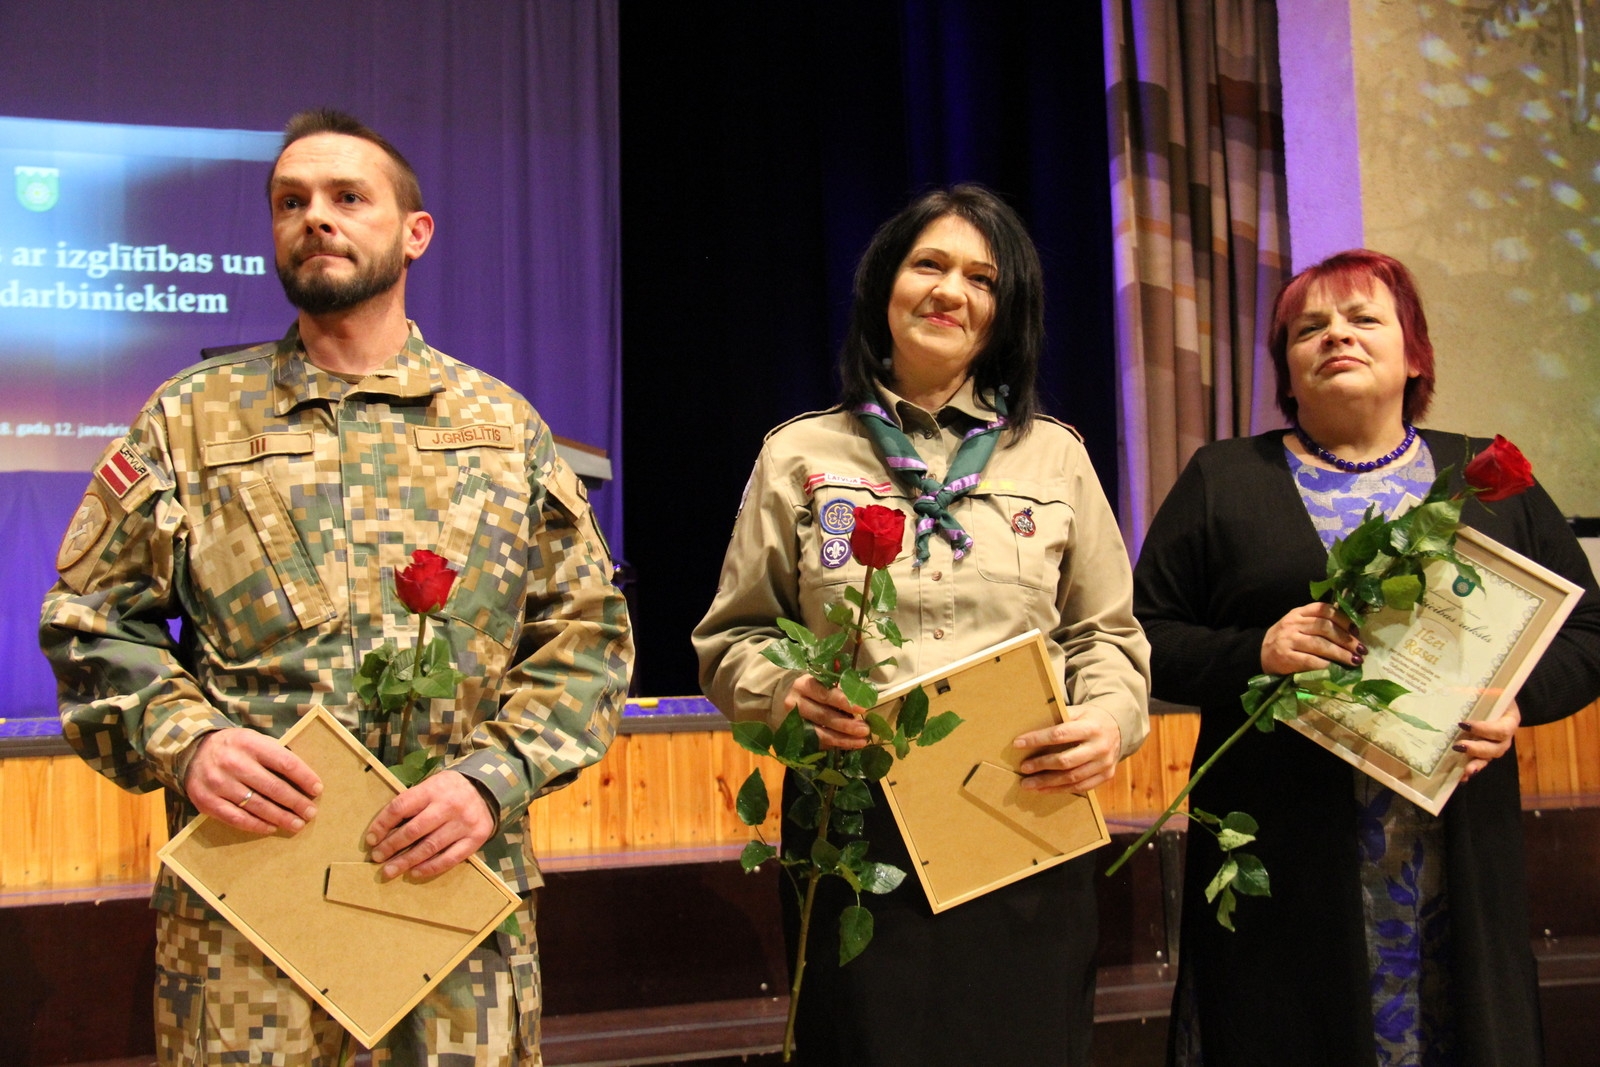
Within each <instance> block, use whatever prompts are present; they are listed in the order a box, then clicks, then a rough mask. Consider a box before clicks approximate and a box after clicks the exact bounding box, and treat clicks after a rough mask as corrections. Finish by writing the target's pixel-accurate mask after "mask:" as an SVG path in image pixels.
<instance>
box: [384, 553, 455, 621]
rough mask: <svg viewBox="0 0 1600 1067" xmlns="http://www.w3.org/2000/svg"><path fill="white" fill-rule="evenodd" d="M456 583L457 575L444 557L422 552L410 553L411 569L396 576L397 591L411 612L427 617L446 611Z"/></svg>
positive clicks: (403, 570) (406, 568)
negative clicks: (432, 613) (431, 612)
mask: <svg viewBox="0 0 1600 1067" xmlns="http://www.w3.org/2000/svg"><path fill="white" fill-rule="evenodd" d="M455 580H456V572H455V571H453V570H451V569H450V567H449V565H448V564H446V563H445V560H444V557H443V556H441V555H439V554H438V553H435V552H429V551H428V550H427V549H425V548H419V549H418V550H417V551H415V552H413V553H411V566H409V567H403V568H401V569H400V570H398V571H396V572H395V576H394V590H395V592H397V593H399V594H400V600H401V602H402V603H404V604H405V606H406V607H407V608H408V609H409V610H411V611H413V612H416V613H417V614H418V615H426V614H427V613H428V612H430V611H438V610H439V609H440V608H442V607H444V602H445V601H446V600H448V599H450V587H451V586H452V585H453V584H455Z"/></svg>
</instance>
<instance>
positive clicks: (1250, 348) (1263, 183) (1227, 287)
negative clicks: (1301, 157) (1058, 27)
mask: <svg viewBox="0 0 1600 1067" xmlns="http://www.w3.org/2000/svg"><path fill="white" fill-rule="evenodd" d="M1101 3H1102V11H1103V15H1104V19H1103V24H1104V43H1105V57H1106V103H1107V108H1108V123H1107V126H1108V130H1109V135H1110V140H1111V146H1110V147H1111V197H1112V208H1111V211H1112V226H1113V228H1114V247H1115V272H1116V289H1117V294H1116V312H1117V368H1118V404H1119V406H1120V411H1119V422H1118V428H1119V433H1120V436H1121V444H1122V448H1121V475H1122V477H1121V479H1120V483H1121V489H1120V497H1121V499H1120V500H1119V504H1120V507H1119V509H1118V511H1119V513H1120V515H1121V517H1122V525H1123V535H1124V537H1125V538H1126V539H1127V541H1128V547H1129V550H1130V551H1133V552H1135V553H1136V552H1137V550H1138V547H1139V544H1140V543H1141V541H1142V540H1143V537H1144V532H1145V529H1146V528H1147V527H1148V526H1149V523H1150V518H1151V516H1152V515H1153V514H1154V513H1155V509H1156V507H1157V506H1159V505H1160V503H1161V500H1162V498H1163V497H1165V496H1166V493H1167V490H1168V489H1170V488H1171V487H1172V483H1173V482H1174V481H1175V480H1176V479H1177V476H1178V473H1179V472H1180V471H1181V470H1182V469H1183V466H1184V464H1186V463H1187V462H1188V461H1189V457H1190V456H1191V455H1193V454H1194V451H1195V450H1196V449H1197V448H1199V447H1200V446H1201V445H1203V444H1206V443H1207V442H1209V441H1214V440H1217V439H1219V438H1225V437H1233V436H1237V435H1241V434H1248V433H1254V432H1259V431H1262V430H1266V429H1269V428H1271V427H1273V426H1277V425H1282V424H1283V423H1282V419H1281V417H1280V416H1279V415H1278V413H1277V410H1276V408H1275V407H1274V405H1273V382H1272V367H1271V361H1270V359H1269V357H1268V356H1267V351H1266V328H1267V325H1268V324H1269V317H1270V315H1271V312H1272V306H1271V304H1272V299H1273V297H1274V296H1275V295H1276V294H1277V291H1278V288H1279V287H1280V286H1281V285H1282V283H1283V280H1284V272H1285V270H1286V268H1287V266H1288V264H1289V232H1288V225H1289V217H1288V206H1287V202H1286V199H1285V194H1284V177H1283V175H1284V164H1283V118H1282V113H1283V108H1282V92H1281V88H1280V82H1279V77H1278V28H1277V14H1276V9H1275V7H1274V4H1273V2H1272V0H1101Z"/></svg>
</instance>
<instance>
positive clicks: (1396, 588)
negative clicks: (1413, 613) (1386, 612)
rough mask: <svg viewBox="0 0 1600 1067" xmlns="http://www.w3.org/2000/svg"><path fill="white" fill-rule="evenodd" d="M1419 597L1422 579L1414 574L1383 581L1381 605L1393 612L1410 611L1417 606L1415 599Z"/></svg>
mask: <svg viewBox="0 0 1600 1067" xmlns="http://www.w3.org/2000/svg"><path fill="white" fill-rule="evenodd" d="M1421 595H1422V579H1421V578H1418V577H1417V576H1416V575H1415V574H1402V575H1399V576H1397V577H1394V578H1386V579H1384V582H1383V603H1384V604H1385V605H1386V606H1387V607H1389V608H1392V609H1393V610H1395V611H1410V610H1411V609H1412V608H1414V607H1416V606H1417V598H1418V597H1420V596H1421Z"/></svg>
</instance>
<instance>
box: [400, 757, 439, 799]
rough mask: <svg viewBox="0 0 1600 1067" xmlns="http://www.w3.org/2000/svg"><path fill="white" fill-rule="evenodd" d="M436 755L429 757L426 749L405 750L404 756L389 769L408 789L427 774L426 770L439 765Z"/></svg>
mask: <svg viewBox="0 0 1600 1067" xmlns="http://www.w3.org/2000/svg"><path fill="white" fill-rule="evenodd" d="M439 762H440V761H439V759H438V757H436V756H435V757H431V758H430V757H429V755H428V753H427V750H425V749H420V748H419V749H417V750H415V751H413V752H407V753H406V755H405V758H404V759H402V760H401V761H400V762H399V763H396V764H394V765H393V766H391V767H390V768H389V769H390V770H391V771H393V772H394V776H395V777H396V778H398V779H400V784H401V785H403V786H405V787H406V788H407V789H410V788H411V787H412V786H414V785H416V784H417V783H418V782H420V781H422V780H423V779H424V778H426V777H427V776H428V772H429V771H431V770H433V768H434V767H437V766H438V765H439Z"/></svg>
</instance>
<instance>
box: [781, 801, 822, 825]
mask: <svg viewBox="0 0 1600 1067" xmlns="http://www.w3.org/2000/svg"><path fill="white" fill-rule="evenodd" d="M821 818H822V801H821V800H820V799H819V798H818V797H817V795H816V794H815V793H805V794H802V795H801V796H800V797H798V798H796V800H795V802H794V803H793V804H790V805H789V821H790V822H792V823H794V824H795V825H796V826H798V827H800V828H801V829H802V830H815V829H816V828H817V823H818V821H820V820H821Z"/></svg>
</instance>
